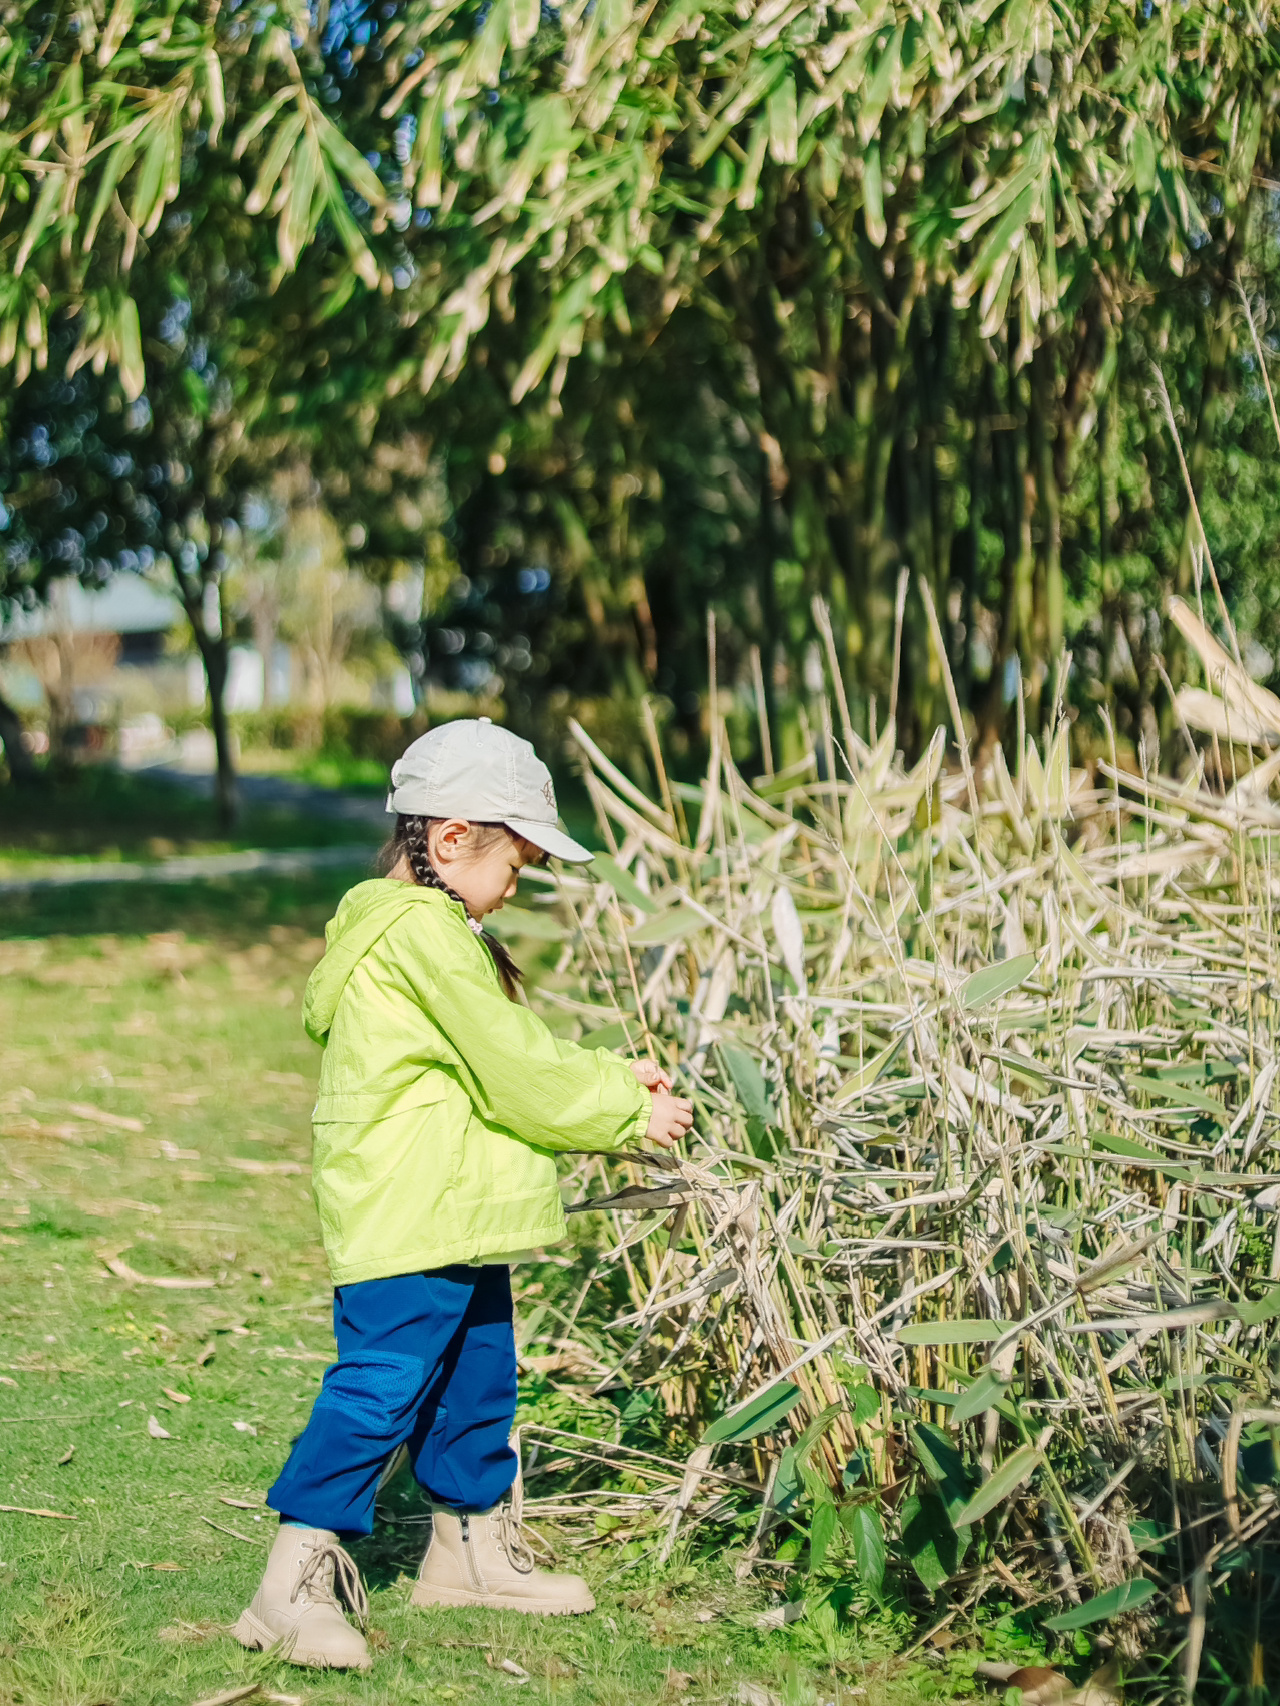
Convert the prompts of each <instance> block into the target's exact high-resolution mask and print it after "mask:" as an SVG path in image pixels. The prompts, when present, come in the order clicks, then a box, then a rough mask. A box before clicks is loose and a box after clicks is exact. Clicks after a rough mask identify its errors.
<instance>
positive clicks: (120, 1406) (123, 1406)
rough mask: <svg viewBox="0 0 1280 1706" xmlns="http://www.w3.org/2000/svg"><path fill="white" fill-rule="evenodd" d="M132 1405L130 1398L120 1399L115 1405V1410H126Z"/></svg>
mask: <svg viewBox="0 0 1280 1706" xmlns="http://www.w3.org/2000/svg"><path fill="white" fill-rule="evenodd" d="M132 1403H133V1399H132V1398H122V1399H121V1400H120V1402H119V1403H118V1404H117V1405H116V1409H117V1410H127V1409H128V1408H129V1406H130V1404H132Z"/></svg>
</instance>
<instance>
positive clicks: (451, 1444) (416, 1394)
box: [267, 1264, 517, 1534]
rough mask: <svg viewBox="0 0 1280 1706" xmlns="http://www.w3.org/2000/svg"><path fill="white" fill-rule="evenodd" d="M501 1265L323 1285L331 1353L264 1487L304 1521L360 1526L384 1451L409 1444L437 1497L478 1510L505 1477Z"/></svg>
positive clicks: (507, 1304)
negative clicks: (332, 1359) (307, 1410)
mask: <svg viewBox="0 0 1280 1706" xmlns="http://www.w3.org/2000/svg"><path fill="white" fill-rule="evenodd" d="M511 1315H512V1309H511V1273H510V1270H509V1269H508V1268H506V1267H499V1266H487V1267H464V1266H462V1265H461V1264H458V1265H455V1266H453V1267H448V1268H436V1269H434V1270H433V1271H432V1272H429V1273H421V1274H401V1275H398V1276H397V1277H396V1278H395V1279H375V1280H363V1281H361V1282H360V1283H359V1284H358V1285H343V1286H339V1287H338V1288H337V1289H336V1290H335V1292H334V1294H333V1331H334V1337H335V1338H336V1339H337V1341H338V1360H337V1362H336V1363H334V1364H333V1366H332V1367H331V1368H328V1369H326V1371H325V1377H324V1384H323V1386H322V1387H321V1389H320V1393H319V1395H318V1397H317V1398H316V1401H315V1405H314V1407H313V1408H312V1411H311V1418H310V1420H309V1421H308V1423H307V1425H306V1427H305V1428H304V1429H303V1431H302V1433H301V1434H300V1435H299V1436H298V1438H297V1439H296V1440H295V1442H294V1446H293V1451H292V1452H291V1453H290V1456H289V1461H288V1462H287V1463H286V1464H285V1466H284V1468H283V1470H282V1471H281V1473H280V1478H279V1480H278V1481H277V1482H276V1484H275V1485H274V1486H273V1487H272V1489H271V1491H270V1492H269V1493H268V1494H267V1503H268V1505H270V1507H271V1509H272V1510H276V1511H279V1512H280V1515H281V1516H282V1517H283V1518H284V1519H285V1520H286V1521H291V1522H300V1523H303V1524H305V1525H306V1526H307V1527H308V1528H331V1529H334V1530H336V1531H337V1532H338V1533H339V1534H369V1533H371V1532H372V1530H373V1501H374V1495H375V1494H376V1493H377V1490H378V1480H379V1477H380V1476H381V1474H382V1470H383V1468H384V1466H385V1465H386V1462H387V1459H388V1458H389V1457H390V1456H391V1454H392V1452H394V1451H395V1450H397V1448H398V1447H400V1446H401V1445H407V1446H408V1448H409V1456H410V1460H411V1461H412V1464H413V1472H414V1474H415V1475H416V1476H417V1478H418V1480H419V1481H420V1482H421V1483H422V1485H423V1486H424V1487H425V1488H426V1490H427V1492H428V1493H429V1494H430V1495H431V1497H432V1498H433V1499H435V1500H436V1501H437V1502H438V1503H440V1504H446V1505H454V1506H456V1507H457V1508H458V1509H460V1510H488V1508H489V1507H490V1505H496V1504H497V1503H498V1501H499V1500H500V1499H501V1498H502V1495H503V1494H504V1493H505V1492H506V1490H507V1488H508V1487H509V1486H510V1485H511V1483H512V1481H514V1480H515V1475H516V1467H517V1465H516V1455H515V1453H514V1452H513V1451H512V1449H511V1447H510V1445H509V1444H508V1443H507V1439H508V1435H509V1434H510V1432H511V1424H512V1421H513V1419H514V1417H515V1412H516V1347H515V1333H514V1330H513V1327H512V1319H511Z"/></svg>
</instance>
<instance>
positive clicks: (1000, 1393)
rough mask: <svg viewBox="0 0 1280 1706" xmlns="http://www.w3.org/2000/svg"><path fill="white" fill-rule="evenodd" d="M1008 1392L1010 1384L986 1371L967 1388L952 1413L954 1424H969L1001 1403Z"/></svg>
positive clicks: (988, 1370)
mask: <svg viewBox="0 0 1280 1706" xmlns="http://www.w3.org/2000/svg"><path fill="white" fill-rule="evenodd" d="M1007 1390H1008V1382H1007V1381H1004V1380H1001V1379H1000V1377H999V1375H997V1374H993V1373H992V1371H991V1370H990V1369H986V1370H985V1371H984V1372H983V1373H982V1374H980V1375H979V1376H978V1378H977V1379H976V1380H975V1381H973V1382H972V1383H971V1384H970V1385H968V1386H966V1387H965V1389H964V1391H963V1392H962V1393H961V1394H960V1397H959V1399H958V1400H957V1402H956V1405H955V1408H954V1409H953V1410H952V1412H951V1418H950V1419H951V1420H952V1421H953V1422H968V1421H971V1420H972V1419H973V1417H974V1416H981V1415H983V1414H984V1413H985V1412H986V1411H987V1410H989V1409H991V1407H992V1406H993V1405H995V1404H998V1403H1000V1401H1001V1400H1002V1399H1003V1397H1004V1395H1005V1392H1006V1391H1007Z"/></svg>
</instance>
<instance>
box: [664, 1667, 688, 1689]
mask: <svg viewBox="0 0 1280 1706" xmlns="http://www.w3.org/2000/svg"><path fill="white" fill-rule="evenodd" d="M692 1687H693V1677H692V1676H691V1675H690V1674H689V1672H688V1671H687V1670H669V1671H668V1672H667V1676H666V1681H665V1682H664V1683H663V1685H662V1691H663V1693H664V1694H687V1693H688V1692H689V1690H690V1689H691V1688H692Z"/></svg>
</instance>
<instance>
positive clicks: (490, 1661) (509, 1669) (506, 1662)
mask: <svg viewBox="0 0 1280 1706" xmlns="http://www.w3.org/2000/svg"><path fill="white" fill-rule="evenodd" d="M484 1662H485V1663H486V1664H487V1665H488V1666H489V1668H490V1670H502V1671H506V1673H507V1675H508V1676H514V1677H517V1678H518V1679H519V1680H520V1681H521V1682H528V1680H529V1673H528V1671H527V1670H525V1668H524V1667H523V1665H518V1664H517V1663H516V1661H515V1660H514V1659H495V1658H494V1656H493V1654H492V1653H489V1652H487V1653H486V1654H485V1655H484Z"/></svg>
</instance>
